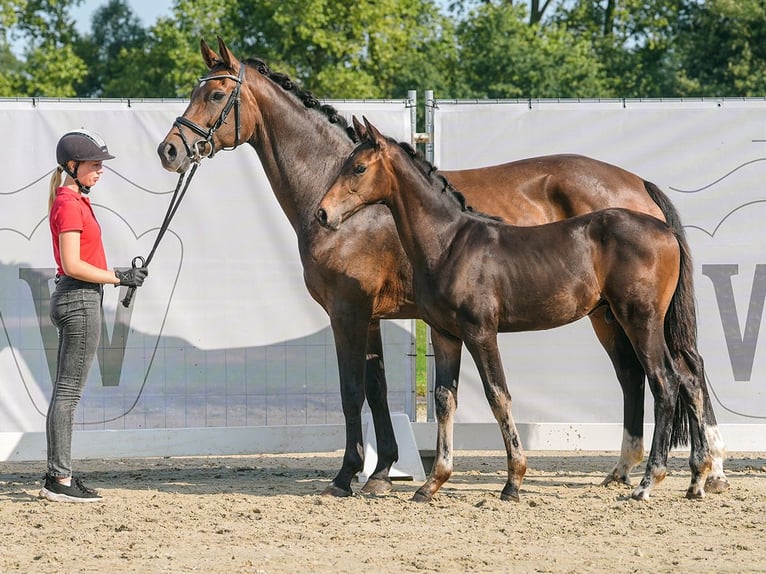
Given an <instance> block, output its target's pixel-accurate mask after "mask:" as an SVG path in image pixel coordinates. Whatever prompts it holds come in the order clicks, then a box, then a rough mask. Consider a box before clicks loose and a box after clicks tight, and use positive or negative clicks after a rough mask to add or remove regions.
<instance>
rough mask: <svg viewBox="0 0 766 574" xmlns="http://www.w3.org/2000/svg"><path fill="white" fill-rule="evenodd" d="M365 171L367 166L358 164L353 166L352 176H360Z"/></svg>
mask: <svg viewBox="0 0 766 574" xmlns="http://www.w3.org/2000/svg"><path fill="white" fill-rule="evenodd" d="M365 171H367V166H366V165H364V164H363V163H358V164H356V165H355V166H354V175H362V174H363V173H364V172H365Z"/></svg>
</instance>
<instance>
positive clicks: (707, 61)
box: [676, 0, 766, 97]
mask: <svg viewBox="0 0 766 574" xmlns="http://www.w3.org/2000/svg"><path fill="white" fill-rule="evenodd" d="M679 28H680V29H679V32H678V38H677V43H676V50H677V53H678V77H679V83H680V85H681V87H680V89H679V95H682V96H737V97H746V96H763V95H764V94H766V5H764V3H763V1H762V0H736V1H735V0H707V1H706V2H704V3H692V5H691V6H689V9H688V12H687V14H686V17H685V18H683V19H682V20H681V21H680V23H679Z"/></svg>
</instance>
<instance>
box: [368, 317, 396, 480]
mask: <svg viewBox="0 0 766 574" xmlns="http://www.w3.org/2000/svg"><path fill="white" fill-rule="evenodd" d="M366 366H367V368H366V371H365V377H364V390H365V394H366V395H367V403H368V404H369V405H370V411H371V412H372V420H373V424H374V425H375V437H376V440H377V449H378V452H377V454H378V462H377V464H376V466H375V470H374V472H373V473H372V474H371V475H370V477H369V478H368V479H367V482H366V483H365V485H364V486H363V487H362V492H364V493H367V494H380V493H383V492H388V491H389V490H391V488H392V485H391V478H390V477H389V472H390V470H391V466H392V465H393V464H394V463H395V462H396V461H397V460H399V449H398V447H397V445H396V437H395V435H394V427H393V425H392V424H391V412H390V411H389V408H388V384H387V383H386V372H385V367H384V364H383V340H382V338H381V334H380V321H379V320H374V321H372V322H371V323H370V329H369V331H368V333H367V363H366Z"/></svg>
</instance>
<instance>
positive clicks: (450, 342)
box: [412, 329, 463, 502]
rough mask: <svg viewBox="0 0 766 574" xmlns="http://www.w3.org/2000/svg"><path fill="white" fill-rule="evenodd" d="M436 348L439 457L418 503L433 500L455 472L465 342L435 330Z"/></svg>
mask: <svg viewBox="0 0 766 574" xmlns="http://www.w3.org/2000/svg"><path fill="white" fill-rule="evenodd" d="M431 342H432V343H433V347H434V365H435V368H436V384H435V388H434V402H435V410H436V422H437V426H438V429H437V435H436V458H435V459H434V463H433V467H432V468H431V473H430V475H429V476H428V480H426V481H425V482H424V483H423V486H421V487H420V488H419V489H418V490H417V492H415V494H414V495H413V497H412V500H414V501H415V502H430V501H431V500H432V499H433V496H434V494H435V493H436V491H437V490H439V488H441V486H442V484H444V483H445V482H446V481H447V479H449V477H450V476H451V475H452V456H453V455H452V445H453V442H452V432H453V428H454V419H455V411H456V410H457V387H458V377H459V375H460V354H461V352H462V347H463V343H462V341H461V340H460V339H456V338H455V337H452V336H449V335H445V334H443V333H439V332H438V331H437V330H436V329H431Z"/></svg>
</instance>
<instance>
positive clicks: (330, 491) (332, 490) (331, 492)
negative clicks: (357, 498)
mask: <svg viewBox="0 0 766 574" xmlns="http://www.w3.org/2000/svg"><path fill="white" fill-rule="evenodd" d="M353 494H354V493H353V491H352V490H351V489H350V488H349V489H348V490H346V489H343V488H341V487H339V486H337V485H336V484H335V483H334V482H333V483H331V484H330V486H328V487H327V488H325V489H324V490H323V491H322V496H334V497H335V498H345V497H347V496H353Z"/></svg>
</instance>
